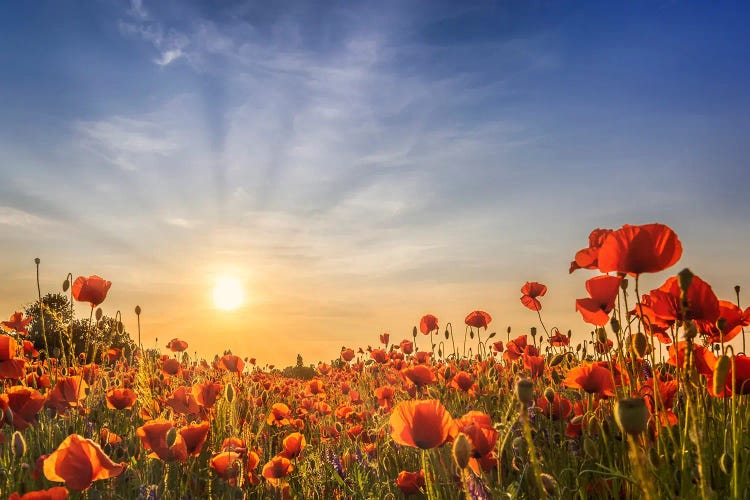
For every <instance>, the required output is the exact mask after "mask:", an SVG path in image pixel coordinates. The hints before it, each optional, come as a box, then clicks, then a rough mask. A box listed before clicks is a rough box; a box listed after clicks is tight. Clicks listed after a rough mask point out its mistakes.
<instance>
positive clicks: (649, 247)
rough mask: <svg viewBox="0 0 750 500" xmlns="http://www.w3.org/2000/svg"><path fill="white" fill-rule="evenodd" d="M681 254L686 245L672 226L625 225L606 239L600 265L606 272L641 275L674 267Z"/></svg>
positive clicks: (601, 250)
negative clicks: (683, 246) (681, 241)
mask: <svg viewBox="0 0 750 500" xmlns="http://www.w3.org/2000/svg"><path fill="white" fill-rule="evenodd" d="M681 256H682V244H681V243H680V240H679V239H678V238H677V234H676V233H675V232H674V231H672V229H670V228H669V227H668V226H665V225H664V224H644V225H641V226H631V225H629V224H625V225H624V226H622V227H621V228H620V229H618V230H616V231H613V232H612V233H610V234H609V235H608V236H607V237H606V238H605V240H604V243H602V246H601V248H600V249H599V256H598V257H599V258H598V265H599V270H600V271H601V272H603V273H609V272H612V271H616V272H618V273H627V274H630V275H632V276H637V275H639V274H642V273H657V272H659V271H663V270H664V269H667V268H669V267H672V266H673V265H674V264H675V263H676V262H677V261H678V260H680V257H681Z"/></svg>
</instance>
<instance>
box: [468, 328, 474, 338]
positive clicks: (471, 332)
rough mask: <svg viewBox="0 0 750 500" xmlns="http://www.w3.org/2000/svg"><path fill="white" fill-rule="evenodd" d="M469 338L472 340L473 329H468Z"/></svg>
mask: <svg viewBox="0 0 750 500" xmlns="http://www.w3.org/2000/svg"><path fill="white" fill-rule="evenodd" d="M469 338H470V339H472V340H474V330H469Z"/></svg>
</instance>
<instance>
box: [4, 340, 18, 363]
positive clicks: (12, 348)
mask: <svg viewBox="0 0 750 500" xmlns="http://www.w3.org/2000/svg"><path fill="white" fill-rule="evenodd" d="M17 349H18V343H17V342H16V339H14V338H13V337H11V336H10V335H0V361H8V360H11V359H14V358H15V357H16V350H17Z"/></svg>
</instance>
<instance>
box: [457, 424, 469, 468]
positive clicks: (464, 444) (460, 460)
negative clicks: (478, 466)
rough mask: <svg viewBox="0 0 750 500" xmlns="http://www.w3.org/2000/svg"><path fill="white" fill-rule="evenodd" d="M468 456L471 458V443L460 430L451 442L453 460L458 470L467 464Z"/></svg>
mask: <svg viewBox="0 0 750 500" xmlns="http://www.w3.org/2000/svg"><path fill="white" fill-rule="evenodd" d="M469 458H471V443H469V440H468V439H467V438H466V435H465V434H464V433H463V432H462V433H460V434H459V435H458V436H457V437H456V440H455V441H454V442H453V460H454V461H455V462H456V465H458V468H459V469H460V470H464V469H465V468H466V467H467V466H468V465H469Z"/></svg>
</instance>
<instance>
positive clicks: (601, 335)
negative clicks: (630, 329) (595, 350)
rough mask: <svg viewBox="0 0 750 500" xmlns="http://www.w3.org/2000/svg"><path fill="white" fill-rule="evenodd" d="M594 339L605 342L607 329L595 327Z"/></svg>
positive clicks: (601, 342)
mask: <svg viewBox="0 0 750 500" xmlns="http://www.w3.org/2000/svg"><path fill="white" fill-rule="evenodd" d="M596 340H597V341H598V342H599V343H600V344H604V345H606V344H607V331H606V330H605V329H604V328H597V329H596Z"/></svg>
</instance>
